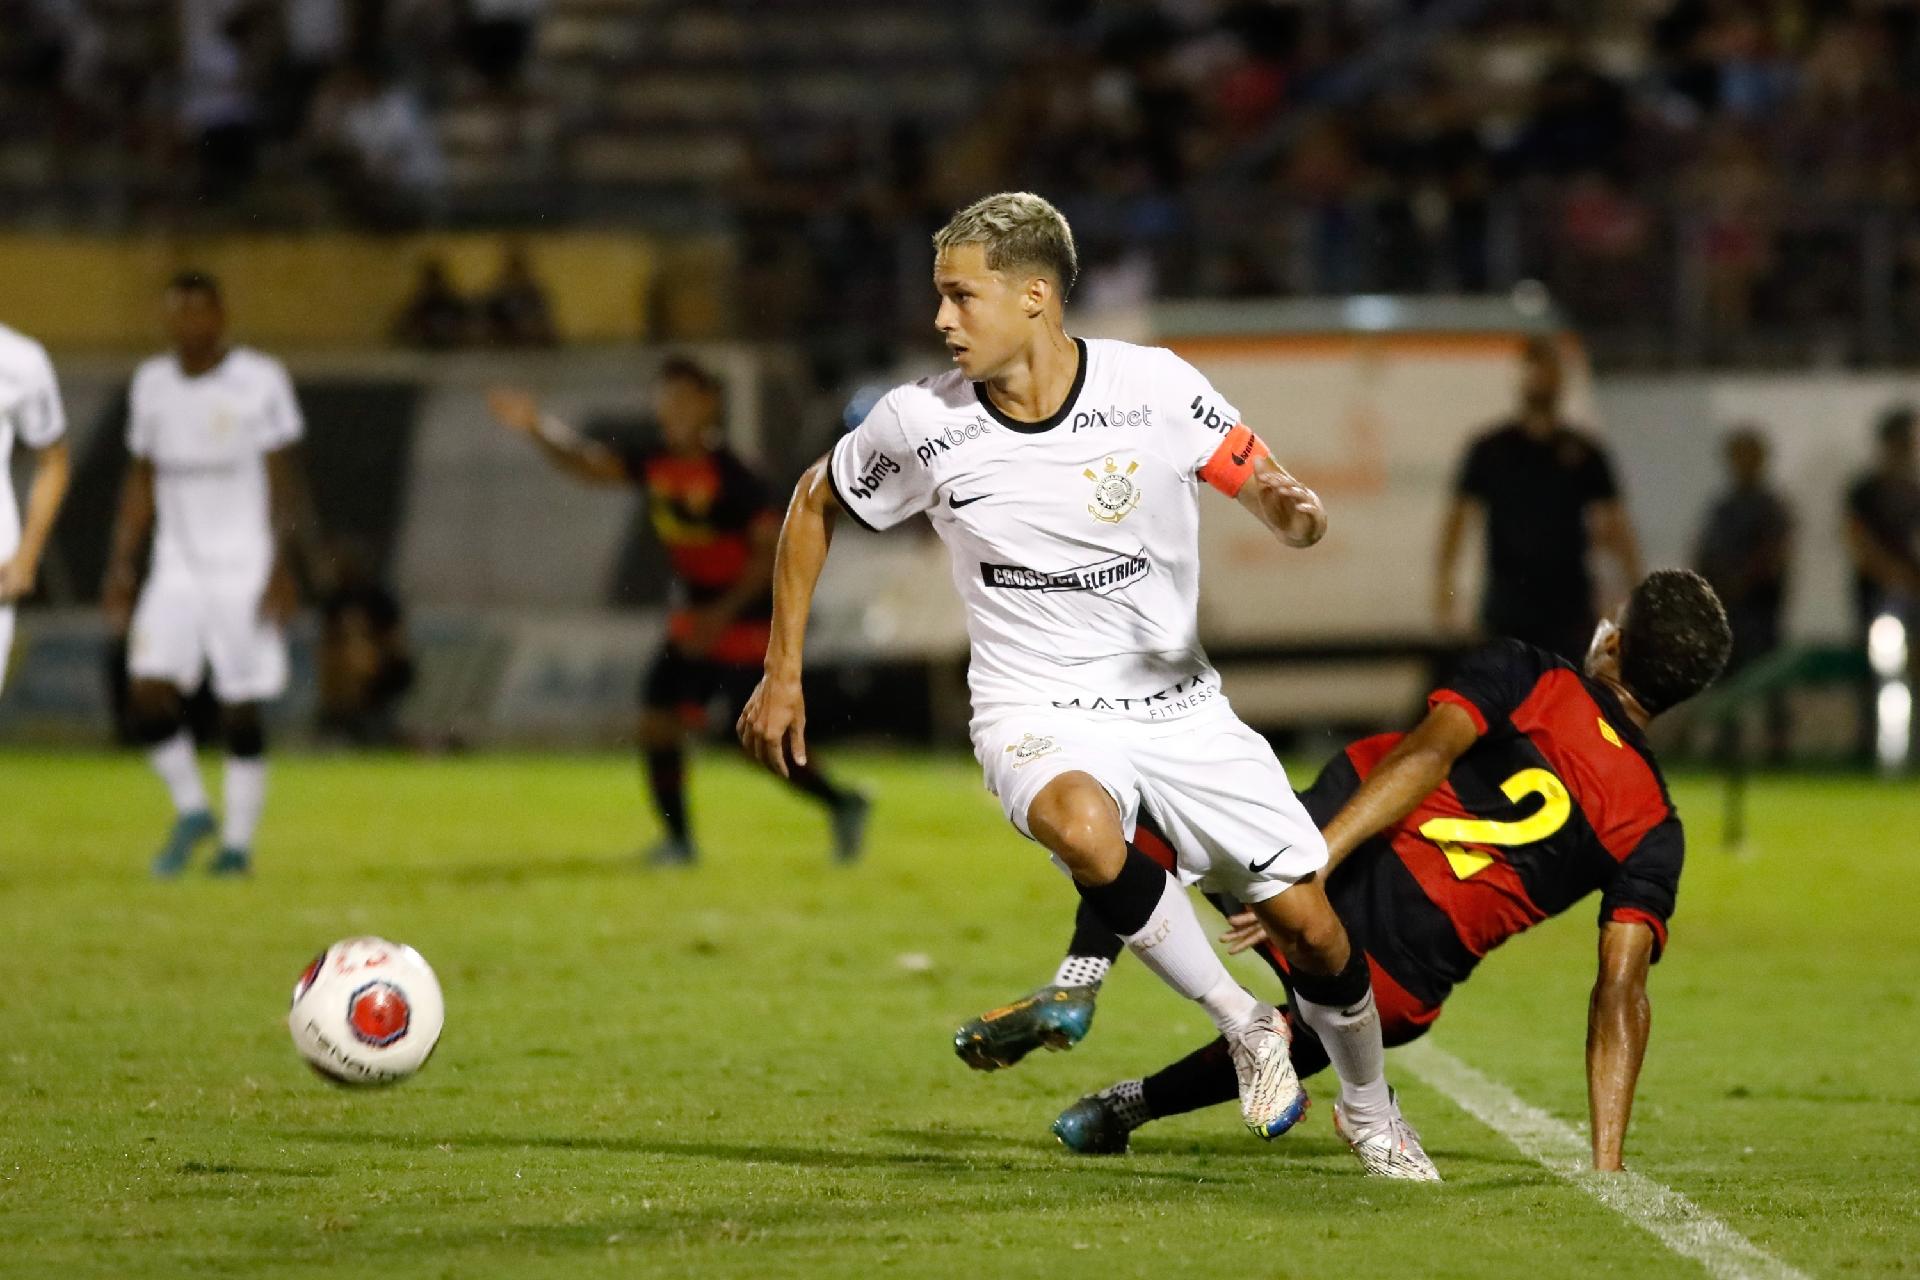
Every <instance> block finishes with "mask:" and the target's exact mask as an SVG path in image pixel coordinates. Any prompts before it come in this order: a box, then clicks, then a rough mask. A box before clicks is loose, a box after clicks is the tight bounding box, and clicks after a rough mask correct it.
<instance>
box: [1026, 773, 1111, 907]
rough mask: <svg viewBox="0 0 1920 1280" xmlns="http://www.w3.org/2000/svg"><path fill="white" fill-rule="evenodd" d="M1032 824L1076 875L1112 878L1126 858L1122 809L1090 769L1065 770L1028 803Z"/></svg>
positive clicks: (1039, 837) (1040, 838)
mask: <svg viewBox="0 0 1920 1280" xmlns="http://www.w3.org/2000/svg"><path fill="white" fill-rule="evenodd" d="M1027 830H1028V831H1030V832H1032V833H1033V838H1034V839H1035V840H1038V841H1039V842H1040V843H1041V844H1042V845H1044V846H1045V847H1046V848H1047V850H1048V852H1050V853H1052V854H1054V855H1055V856H1056V857H1058V858H1059V859H1060V860H1061V861H1062V862H1064V863H1066V864H1067V867H1068V869H1070V870H1071V871H1072V872H1073V873H1074V876H1075V878H1076V879H1081V880H1086V879H1089V878H1091V879H1092V880H1094V881H1096V882H1101V881H1104V880H1110V879H1112V878H1113V877H1114V876H1115V875H1117V874H1118V873H1119V871H1120V864H1121V863H1122V862H1123V861H1125V859H1126V842H1125V840H1124V839H1123V837H1122V835H1121V831H1120V811H1119V809H1118V808H1117V807H1116V806H1115V805H1114V803H1113V797H1112V796H1110V795H1108V794H1107V789H1106V788H1105V787H1103V786H1101V785H1100V784H1099V782H1098V781H1096V780H1095V779H1094V778H1093V776H1092V775H1091V774H1085V773H1063V774H1061V775H1060V776H1059V777H1057V778H1055V779H1054V780H1053V781H1052V782H1049V783H1048V784H1047V785H1046V786H1045V787H1043V788H1041V791H1040V794H1039V795H1037V796H1035V797H1034V798H1033V802H1032V803H1031V804H1029V805H1028V806H1027Z"/></svg>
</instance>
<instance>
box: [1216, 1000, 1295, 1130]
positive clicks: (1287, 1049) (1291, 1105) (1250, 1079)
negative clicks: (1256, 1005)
mask: <svg viewBox="0 0 1920 1280" xmlns="http://www.w3.org/2000/svg"><path fill="white" fill-rule="evenodd" d="M1227 1048H1228V1050H1229V1051H1230V1052H1231V1053H1232V1054H1233V1071H1234V1074H1235V1075H1237V1076H1238V1077H1239V1078H1240V1118H1241V1119H1242V1120H1245V1121H1246V1122H1247V1128H1249V1129H1251V1130H1252V1131H1253V1132H1254V1133H1256V1134H1258V1135H1259V1136H1260V1137H1262V1138H1277V1137H1279V1136H1280V1135H1281V1134H1283V1133H1285V1132H1286V1131H1287V1130H1289V1129H1291V1128H1293V1126H1294V1125H1296V1124H1299V1123H1300V1117H1302V1116H1304V1115H1306V1114H1307V1091H1306V1090H1305V1089H1303V1088H1301V1087H1300V1077H1299V1076H1298V1075H1295V1074H1294V1070H1293V1031H1292V1029H1291V1028H1290V1027H1288V1025H1287V1020H1286V1018H1285V1017H1284V1016H1282V1015H1281V1013H1280V1011H1279V1010H1278V1009H1276V1008H1274V1007H1273V1006H1272V1005H1270V1004H1266V1003H1262V1004H1261V1006H1260V1014H1259V1016H1257V1017H1256V1018H1254V1020H1253V1022H1252V1023H1250V1024H1249V1025H1248V1027H1247V1029H1246V1030H1245V1031H1242V1032H1240V1033H1239V1034H1238V1035H1229V1036H1228V1037H1227Z"/></svg>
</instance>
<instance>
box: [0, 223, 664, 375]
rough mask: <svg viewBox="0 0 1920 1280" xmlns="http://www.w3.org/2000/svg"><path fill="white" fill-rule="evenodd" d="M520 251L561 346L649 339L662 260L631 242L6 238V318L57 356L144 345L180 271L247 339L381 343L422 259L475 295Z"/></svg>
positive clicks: (579, 238)
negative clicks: (203, 275)
mask: <svg viewBox="0 0 1920 1280" xmlns="http://www.w3.org/2000/svg"><path fill="white" fill-rule="evenodd" d="M509 244H520V245H524V246H525V248H526V251H527V253H528V256H529V258H530V259H531V261H532V263H533V268H534V273H535V275H536V276H537V277H538V278H539V280H540V282H541V284H543V285H544V286H545V287H546V290H547V294H548V297H549V298H550V299H551V300H552V304H553V313H554V323H555V325H556V327H557V328H558V329H559V331H560V336H561V338H562V339H563V340H564V341H567V342H637V341H642V340H644V339H646V338H648V337H650V336H654V335H652V334H651V333H650V322H651V319H652V317H653V315H654V313H655V310H656V308H655V305H654V302H653V297H652V294H653V289H654V284H655V279H656V276H657V275H658V273H659V262H660V252H659V249H658V247H657V246H656V245H655V244H654V242H652V241H651V240H649V239H647V238H644V237H640V236H633V235H614V234H599V233H567V234H557V235H534V236H502V235H499V234H490V233H457V234H455V233H447V234H426V235H414V236H391V237H371V236H356V235H346V234H322V235H310V236H300V235H273V236H223V237H212V238H191V237H181V238H162V237H152V238H139V239H98V238H85V237H73V236H36V235H6V236H0V321H5V322H6V323H8V324H10V325H12V326H14V327H15V328H17V329H21V330H23V331H25V332H27V333H30V334H32V335H33V336H34V337H36V338H39V339H40V340H41V341H43V342H45V343H46V344H47V345H49V346H51V347H54V348H55V349H62V348H64V349H88V348H92V349H109V350H144V349H146V348H149V347H153V346H155V345H157V344H158V342H159V341H160V332H159V323H160V319H159V294H160V289H161V286H162V285H163V283H164V282H165V281H166V279H167V277H168V276H169V275H171V274H172V273H174V272H175V271H179V270H181V269H182V268H186V267H199V268H203V269H205V270H208V271H211V272H213V273H214V274H215V275H217V276H218V277H219V278H220V280H221V282H222V284H223V285H224V287H225V289H226V294H227V304H228V310H229V311H230V312H231V314H232V318H233V326H234V331H235V334H236V336H237V337H239V338H240V339H241V340H243V341H246V342H249V343H255V344H258V345H261V346H269V347H276V348H282V349H285V348H316V347H369V346H383V345H386V344H387V343H388V341H389V334H390V332H391V330H392V327H393V321H394V317H395V316H396V315H397V314H398V313H399V311H400V308H401V307H402V306H403V305H404V304H405V303H406V301H407V299H408V298H409V297H410V296H411V295H412V293H413V289H414V285H415V283H416V281H417V280H418V277H419V273H420V264H421V263H422V262H424V261H425V260H427V259H428V258H430V257H434V256H438V257H440V258H442V259H444V260H445V261H446V264H447V268H448V271H449V272H450V274H451V275H452V277H453V281H454V284H455V286H456V287H457V288H458V289H459V290H460V291H461V292H462V293H465V294H468V295H469V296H471V295H474V294H477V293H479V292H480V291H481V290H483V289H485V288H486V287H487V286H488V285H489V284H490V283H491V282H492V281H493V280H494V278H495V276H496V275H497V274H498V272H499V269H500V260H501V256H502V253H503V251H504V250H505V248H506V247H507V246H508V245H509Z"/></svg>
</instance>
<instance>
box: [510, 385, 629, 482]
mask: <svg viewBox="0 0 1920 1280" xmlns="http://www.w3.org/2000/svg"><path fill="white" fill-rule="evenodd" d="M487 410H488V412H490V413H491V414H493V417H494V421H496V422H498V423H499V424H500V425H501V426H503V427H505V428H506V429H507V430H509V431H512V432H514V433H516V434H518V435H523V436H525V437H526V438H527V439H529V440H531V441H533V442H534V444H536V445H538V446H539V448H540V452H541V453H544V454H545V455H547V460H548V461H549V462H551V463H553V465H554V466H556V467H558V468H560V469H561V470H562V471H564V472H566V473H567V474H568V475H570V476H574V477H576V478H577V479H581V480H585V481H586V482H587V483H589V484H631V483H632V482H633V481H632V476H631V475H630V474H629V473H628V471H627V466H626V463H624V462H622V461H621V460H620V456H619V455H618V454H616V453H615V452H614V451H613V450H611V449H609V448H607V446H605V445H603V444H601V443H600V442H599V441H598V440H593V439H590V438H589V437H587V436H584V435H581V434H580V433H579V432H578V431H575V430H574V429H573V428H572V427H571V426H569V425H568V424H566V423H565V422H562V421H561V420H560V419H558V418H556V417H554V416H553V415H552V414H550V413H545V412H542V410H541V408H540V402H539V401H538V400H536V399H534V398H533V396H532V395H531V394H530V393H528V392H525V391H521V390H519V389H517V388H513V387H495V388H494V389H493V390H492V391H489V392H487Z"/></svg>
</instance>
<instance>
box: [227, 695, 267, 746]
mask: <svg viewBox="0 0 1920 1280" xmlns="http://www.w3.org/2000/svg"><path fill="white" fill-rule="evenodd" d="M222 728H223V730H224V731H225V736H226V739H227V754H228V755H230V756H233V757H234V758H235V759H239V760H258V759H259V758H260V757H261V756H264V755H265V754H266V753H267V727H266V724H265V723H264V722H263V721H262V720H261V718H260V708H259V707H258V706H257V705H255V704H253V703H248V704H245V705H243V706H237V707H228V708H227V709H226V714H225V716H224V717H223V723H222Z"/></svg>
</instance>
